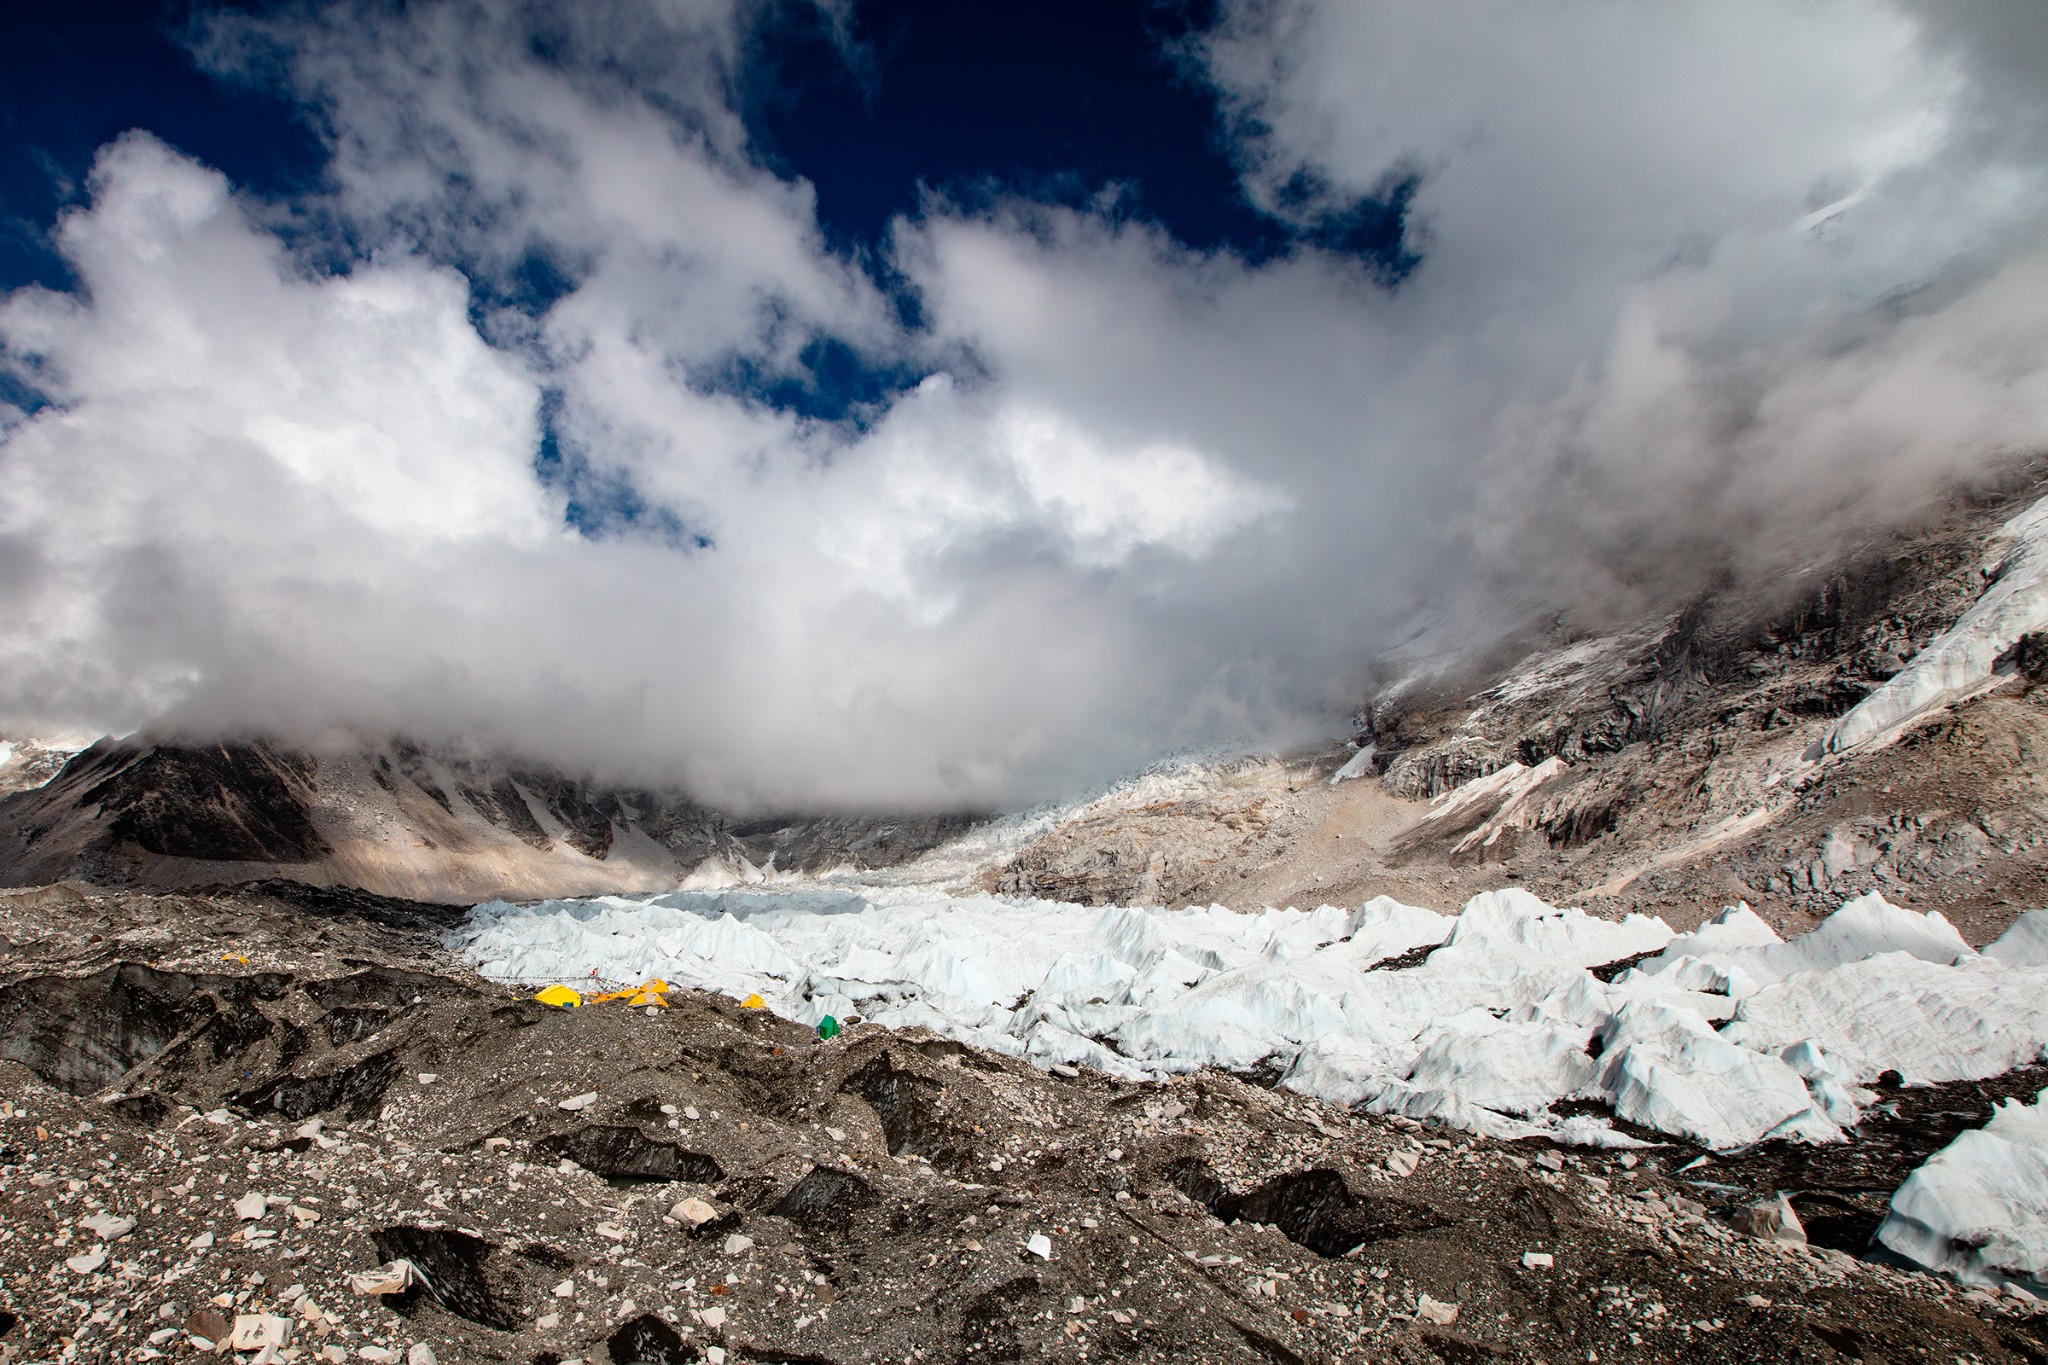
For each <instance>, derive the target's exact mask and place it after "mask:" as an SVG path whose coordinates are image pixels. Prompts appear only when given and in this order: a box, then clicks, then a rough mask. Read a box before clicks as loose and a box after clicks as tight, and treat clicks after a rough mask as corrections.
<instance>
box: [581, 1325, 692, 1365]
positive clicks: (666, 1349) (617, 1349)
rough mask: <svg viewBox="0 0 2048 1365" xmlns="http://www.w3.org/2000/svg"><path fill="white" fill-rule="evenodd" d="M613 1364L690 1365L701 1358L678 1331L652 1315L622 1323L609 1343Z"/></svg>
mask: <svg viewBox="0 0 2048 1365" xmlns="http://www.w3.org/2000/svg"><path fill="white" fill-rule="evenodd" d="M605 1354H606V1355H608V1356H610V1357H611V1360H612V1365H686V1363H687V1362H689V1361H692V1360H698V1359H701V1357H700V1356H699V1355H698V1354H697V1348H696V1347H694V1346H690V1345H687V1344H686V1343H685V1342H684V1341H683V1338H682V1335H681V1334H680V1333H678V1332H677V1331H676V1329H675V1328H673V1327H671V1326H669V1325H668V1324H667V1323H666V1322H663V1321H662V1320H661V1319H660V1318H659V1317H656V1316H655V1315H654V1314H652V1313H642V1314H641V1315H640V1316H639V1317H637V1318H633V1319H631V1320H630V1321H627V1322H623V1323H620V1324H619V1329H618V1330H617V1331H616V1332H613V1333H612V1334H611V1337H610V1339H609V1340H607V1341H606V1342H605Z"/></svg>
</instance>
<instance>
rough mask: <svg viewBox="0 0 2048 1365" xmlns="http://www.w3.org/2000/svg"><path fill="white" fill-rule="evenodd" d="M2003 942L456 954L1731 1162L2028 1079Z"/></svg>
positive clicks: (888, 938)
mask: <svg viewBox="0 0 2048 1365" xmlns="http://www.w3.org/2000/svg"><path fill="white" fill-rule="evenodd" d="M2027 923H2028V922H2026V921H2023V922H2022V926H2021V927H2016V928H2015V930H2014V931H2013V933H2014V935H2015V937H2014V942H2013V944H2012V945H2011V946H2010V948H2009V949H2007V950H1994V951H1993V952H1992V953H1987V954H1982V955H1980V954H1978V953H1976V952H1974V951H1972V950H1971V949H1970V948H1969V947H1968V946H1967V945H1966V944H1964V943H1963V941H1962V940H1961V939H1960V938H1959V937H1958V936H1957V935H1956V932H1955V930H1954V929H1953V928H1952V927H1951V926H1950V925H1949V923H1948V921H1946V920H1945V919H1943V918H1942V917H1941V916H1940V915H1939V914H1927V915H1921V914H1917V913H1914V912H1912V911H1908V910H1902V909H1899V908H1897V907H1895V906H1892V905H1889V904H1887V903H1886V902H1885V901H1884V900H1882V899H1881V898H1879V897H1877V896H1874V895H1873V896H1865V897H1862V898H1859V899H1858V900H1855V901H1852V902H1850V903H1849V904H1847V905H1845V906H1843V907H1842V908H1841V909H1840V910H1839V911H1838V912H1837V913H1836V914H1835V915H1834V916H1833V917H1831V918H1830V919H1829V920H1828V921H1827V922H1826V923H1824V924H1823V925H1822V926H1821V927H1820V928H1819V929H1817V930H1815V931H1814V932H1812V933H1810V934H1807V935H1804V936H1803V937H1800V938H1797V939H1794V940H1793V941H1791V942H1789V943H1787V942H1783V941H1781V940H1780V939H1779V938H1778V936H1777V935H1776V934H1775V933H1773V932H1772V931H1771V930H1770V928H1769V927H1768V926H1767V925H1765V924H1764V923H1763V921H1762V920H1760V919H1758V918H1757V917H1756V916H1755V915H1754V914H1753V913H1752V912H1751V911H1750V910H1749V909H1748V908H1747V907H1746V906H1739V907H1736V908H1734V909H1731V910H1729V911H1727V912H1726V913H1724V914H1723V915H1722V916H1721V917H1720V918H1719V919H1718V920H1716V921H1714V922H1713V923H1711V924H1709V925H1706V926H1704V927H1703V928H1702V929H1700V930H1699V931H1697V932H1696V933H1692V934H1687V935H1682V936H1681V935H1676V934H1674V933H1673V931H1672V930H1671V928H1670V927H1669V926H1668V925H1666V924H1665V923H1664V922H1663V921H1662V920H1660V919H1655V918H1650V917H1646V916H1640V915H1632V916H1629V917H1628V918H1626V919H1624V920H1621V921H1618V922H1617V921H1609V920H1602V919H1598V918H1595V917H1592V916H1589V915H1586V914H1584V913H1583V912H1581V911H1579V910H1575V909H1557V908H1554V907H1552V906H1549V905H1546V904H1544V903H1543V902H1542V901H1540V900H1538V899H1537V898H1536V897H1534V896H1532V895H1530V894H1528V893H1527V892H1524V891H1518V890H1507V891H1497V892H1489V893H1486V894H1483V895H1480V896H1476V897H1474V898H1473V899H1472V900H1471V901H1469V902H1468V903H1467V904H1466V906H1465V907H1464V910H1463V912H1462V913H1460V914H1458V915H1456V916H1449V915H1442V914H1438V913H1436V912H1434V911H1431V910H1427V909H1421V908H1418V907H1415V906H1410V905H1404V904H1401V903H1399V902H1397V901H1394V900H1391V899H1388V898H1386V897H1379V898H1376V899H1374V900H1371V901H1369V902H1367V903H1366V904H1364V905H1361V906H1359V907H1357V908H1356V909H1340V908H1336V907H1332V906H1322V907H1319V908H1318V909H1316V910H1313V911H1300V910H1293V909H1285V910H1266V911H1263V912H1260V913H1257V914H1239V913H1235V912H1231V911H1226V910H1223V909H1221V908H1220V907H1210V908H1207V909H1187V910H1179V911H1174V910H1161V909H1153V908H1130V907H1116V906H1112V907H1108V908H1093V907H1084V906H1076V905H1067V904H1061V903H1057V902H1050V901H1039V900H1028V899H1004V898H997V897H990V896H977V897H970V898H955V897H950V896H946V895H944V894H942V893H938V892H935V891H930V890H923V891H920V890H915V889H909V888H897V889H892V890H883V889H872V888H871V889H866V890H862V889H857V888H848V887H837V888H835V887H824V886H812V887H809V888H791V889H787V890H766V889H763V890H751V889H750V890H741V891H725V892H697V893H680V894H671V895H663V896H656V897H652V898H645V899H634V898H625V897H603V898H599V899H595V900H587V901H549V902H545V903H542V904H537V905H524V906H517V905H510V904H506V903H503V902H494V903H490V904H486V905H482V906H479V907H478V908H477V909H476V910H475V911H474V912H472V914H471V917H470V919H469V921H468V922H467V924H466V925H465V927H464V928H463V929H461V930H460V931H458V932H457V933H456V934H455V935H454V936H453V938H452V943H453V945H454V946H456V947H458V948H459V949H460V950H461V951H462V952H463V953H464V954H465V955H466V956H467V958H468V959H469V960H470V961H472V962H473V963H475V964H476V965H477V967H478V968H479V970H481V971H482V972H483V973H484V974H485V975H487V976H491V977H495V978H498V979H503V980H518V981H535V982H538V981H543V980H575V979H578V978H588V977H589V976H591V975H592V974H595V975H596V976H597V977H599V978H603V979H612V980H625V981H640V980H645V979H647V978H650V977H660V978H663V979H665V980H669V981H672V982H679V983H684V984H688V985H693V986H701V987H705V988H708V989H713V990H719V991H723V992H726V993H728V994H731V995H734V996H746V995H749V994H759V995H760V996H761V997H762V998H763V999H764V1000H765V1001H766V1002H767V1003H768V1005H769V1007H770V1008H772V1009H774V1010H775V1011H777V1012H778V1013H780V1014H783V1015H786V1016H788V1017H791V1018H795V1019H799V1020H802V1021H805V1022H816V1021H817V1020H818V1019H820V1018H822V1017H823V1016H825V1015H827V1014H831V1015H836V1016H839V1017H841V1018H845V1017H847V1016H849V1015H860V1016H863V1017H865V1018H868V1019H871V1020H874V1021H877V1022H880V1023H883V1024H886V1025H890V1026H893V1027H907V1026H912V1025H924V1026H926V1027H929V1028H932V1029H934V1030H936V1031H938V1032H940V1033H944V1034H947V1035H948V1036H951V1037H954V1038H958V1039H960V1040H961V1041H963V1042H970V1043H973V1044H976V1045H978V1046H982V1047H987V1048H991V1049H994V1050H998V1051H1002V1052H1006V1053H1010V1054H1012V1055H1021V1056H1026V1057H1029V1058H1032V1059H1034V1060H1036V1061H1038V1062H1040V1063H1042V1064H1052V1063H1081V1064H1085V1065H1088V1066H1093V1067H1098V1068H1100V1069H1102V1070H1104V1071H1108V1072H1111V1073H1114V1074H1118V1075H1123V1076H1138V1075H1156V1074H1161V1073H1173V1072H1185V1071H1191V1070H1195V1069H1198V1068H1201V1067H1207V1066H1216V1067H1226V1068H1233V1069H1251V1068H1266V1069H1271V1070H1273V1071H1275V1072H1276V1073H1277V1074H1279V1075H1280V1076H1281V1078H1282V1081H1283V1083H1284V1084H1286V1085H1288V1086H1291V1087H1292V1088H1294V1089H1297V1090H1300V1091H1303V1092H1306V1093H1309V1094H1313V1095H1317V1096H1320V1097H1322V1098H1325V1099H1329V1100H1333V1101H1336V1102H1340V1103H1346V1104H1357V1103H1365V1104H1367V1105H1368V1106H1369V1107H1370V1108H1372V1109H1373V1110H1375V1111H1378V1112H1398V1113H1403V1114H1407V1115H1410V1116H1412V1117H1437V1118H1441V1119H1443V1120H1445V1121H1447V1122H1451V1123H1454V1124H1457V1125H1460V1126H1463V1127H1466V1128H1469V1129H1473V1130H1475V1131H1479V1132H1485V1133H1491V1134H1495V1135H1498V1136H1503V1137H1514V1136H1523V1135H1531V1134H1536V1133H1548V1134H1551V1135H1553V1136H1557V1137H1560V1138H1563V1139H1566V1140H1576V1141H1587V1142H1603V1143H1616V1142H1624V1141H1627V1139H1626V1138H1624V1137H1623V1136H1622V1134H1621V1133H1620V1132H1618V1131H1616V1130H1615V1129H1613V1128H1612V1127H1611V1126H1610V1125H1609V1124H1607V1123H1606V1122H1605V1121H1604V1120H1599V1119H1590V1118H1586V1117H1583V1116H1582V1117H1577V1118H1570V1119H1566V1118H1562V1117H1559V1116H1558V1115H1557V1113H1556V1112H1555V1110H1556V1107H1557V1106H1559V1105H1560V1104H1561V1103H1562V1102H1564V1101H1569V1100H1594V1101H1600V1102H1604V1103H1605V1104H1606V1105H1608V1106H1610V1107H1611V1109H1612V1110H1613V1112H1614V1114H1615V1115H1616V1116H1618V1117H1619V1118H1621V1119H1624V1120H1628V1121H1629V1122H1632V1123H1636V1124H1641V1125H1644V1126H1646V1127H1649V1128H1654V1129H1657V1130H1660V1131H1663V1132H1667V1133H1671V1134H1673V1135H1676V1136H1681V1137H1685V1138H1689V1139H1692V1140H1694V1141H1698V1142H1701V1143H1704V1144H1706V1145H1709V1146H1713V1147H1735V1146H1742V1145H1746V1144H1749V1143H1753V1142H1756V1141H1759V1140H1761V1139H1764V1138H1767V1137H1789V1138H1795V1139H1801V1140H1808V1141H1834V1140H1838V1139H1840V1138H1841V1137H1842V1136H1843V1129H1844V1128H1845V1127H1847V1126H1850V1125H1853V1124H1855V1123H1856V1122H1857V1121H1858V1118H1859V1117H1860V1106H1861V1105H1863V1104H1865V1103H1867V1102H1869V1100H1870V1098H1871V1095H1870V1092H1868V1091H1866V1090H1863V1089H1862V1088H1861V1086H1862V1085H1863V1084H1865V1083H1868V1082H1870V1081H1873V1080H1875V1079H1876V1078H1877V1077H1878V1076H1879V1075H1880V1074H1882V1073H1883V1072H1885V1071H1898V1072H1900V1073H1901V1074H1902V1075H1903V1076H1904V1077H1905V1078H1906V1079H1907V1081H1909V1082H1916V1081H1944V1080H1956V1079H1963V1078H1975V1077H1984V1076H1990V1075H1994V1074H1997V1073H1999V1072H2002V1071H2005V1070H2007V1069H2009V1068H2011V1067H2012V1066H2014V1065H2017V1064H2020V1063H2023V1062H2027V1061H2031V1060H2033V1059H2035V1058H2036V1057H2038V1056H2039V1055H2040V1054H2041V1051H2042V1048H2043V1046H2044V1044H2048V965H2044V964H2043V963H2042V962H2041V961H2039V960H2038V959H2039V957H2040V954H2038V953H2036V952H2033V951H2031V945H2032V943H2033V939H2032V938H2030V937H2029V935H2030V934H2031V933H2032V931H2031V930H2030V929H2027V928H2025V927H2024V926H2025V925H2026V924H2027ZM1631 960H1639V961H1638V965H1635V966H1633V967H1629V968H1626V969H1622V970H1618V971H1616V970H1614V969H1612V968H1610V969H1609V970H1608V971H1603V972H1600V973H1598V974H1596V973H1595V972H1594V971H1593V970H1591V969H1594V968H1599V967H1603V966H1605V965H1607V964H1618V963H1626V962H1628V961H1631ZM1608 976H1611V977H1612V979H1611V980H1606V979H1603V978H1604V977H1608Z"/></svg>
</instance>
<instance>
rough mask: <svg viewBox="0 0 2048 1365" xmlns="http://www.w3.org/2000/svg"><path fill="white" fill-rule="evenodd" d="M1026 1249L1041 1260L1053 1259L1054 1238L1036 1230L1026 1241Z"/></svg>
mask: <svg viewBox="0 0 2048 1365" xmlns="http://www.w3.org/2000/svg"><path fill="white" fill-rule="evenodd" d="M1024 1249H1025V1250H1026V1251H1028V1252H1030V1253H1031V1254H1032V1255H1033V1256H1036V1257H1037V1258H1038V1259H1039V1260H1041V1261H1050V1260H1051V1259H1052V1238H1050V1237H1048V1236H1046V1235H1045V1234H1044V1233H1042V1232H1034V1233H1032V1234H1031V1236H1030V1237H1029V1238H1027V1239H1026V1240H1025V1242H1024Z"/></svg>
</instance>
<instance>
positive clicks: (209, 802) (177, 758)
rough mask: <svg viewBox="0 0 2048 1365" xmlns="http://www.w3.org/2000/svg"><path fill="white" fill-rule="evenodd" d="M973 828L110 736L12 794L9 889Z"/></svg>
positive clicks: (792, 851)
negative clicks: (734, 809)
mask: <svg viewBox="0 0 2048 1365" xmlns="http://www.w3.org/2000/svg"><path fill="white" fill-rule="evenodd" d="M44 766H45V769H46V770H47V768H48V767H49V766H50V765H49V764H48V763H47V762H45V765H44ZM970 823H971V821H970V820H969V819H967V818H965V817H908V818H873V817H858V816H818V815H811V816H793V817H783V818H775V817H770V818H757V819H751V820H741V819H735V818H733V817H730V816H727V815H725V814H722V813H720V812H718V811H714V810H710V809H707V808H705V807H703V806H701V805H698V804H697V803H696V802H694V801H691V800H690V799H689V798H688V797H687V796H685V795H684V794H682V793H680V792H677V791H674V790H667V791H652V790H622V789H615V788H608V787H604V786H601V785H598V784H595V783H592V782H589V781H583V780H578V779H574V778H571V777H568V776H565V775H563V774H560V773H555V772H550V771H548V770H546V769H543V768H538V767H535V766H532V765H522V764H517V763H512V762H507V761H504V760H501V759H494V758H479V757H476V756H474V755H465V754H457V753H450V752H441V751H434V750H428V749H424V748H421V747H418V746H415V745H410V744H404V743H390V744H384V745H378V746H366V747H363V748H360V749H350V750H342V751H338V752H333V751H330V752H324V753H311V752H302V751H294V750H291V749H287V748H284V747H281V746H278V745H275V744H271V743H268V742H265V741H262V740H255V739H251V740H243V741H238V742H231V743H211V744H196V743H187V742H178V741H175V740H153V739H150V738H147V737H134V738H130V739H127V740H111V739H103V740H100V741H99V742H97V743H95V744H93V745H92V746H90V747H89V748H86V749H84V750H82V751H79V752H77V753H75V754H73V755H70V756H69V757H68V761H66V762H64V763H63V765H62V767H61V768H60V769H58V770H57V771H55V772H54V774H47V773H46V775H45V780H44V781H42V782H41V783H40V784H38V785H33V786H31V785H28V784H27V783H23V785H22V789H21V790H17V791H15V792H13V793H11V794H9V795H6V796H4V797H0V882H5V883H10V884H14V885H35V884H40V883H45V882H54V881H59V880H63V879H65V878H75V879H78V880H82V881H86V882H91V883H94V884H98V885H106V886H147V887H189V886H203V885H208V884H215V883H229V884H232V883H240V882H249V881H257V880H262V879H264V878H269V877H283V878H288V879H291V880H294V881H299V882H304V883H308V884H310V885H316V886H348V887H354V888H359V889H362V890H366V891H369V892H372V893H375V894H379V895H389V896H402V897H408V898H412V899H419V900H437V901H447V902H450V903H461V904H469V903H474V902H476V901H480V900H486V899H489V898H492V897H496V896H507V897H513V898H521V897H534V896H543V895H595V894H600V893H604V892H614V891H657V890H673V889H674V888H676V887H677V886H678V885H681V884H684V883H689V884H691V885H709V886H717V885H727V884H737V883H743V882H746V881H749V880H759V879H760V878H761V877H763V876H764V875H765V876H772V875H775V874H776V873H790V872H803V873H814V872H821V871H825V870H828V869H833V868H874V867H886V866H890V865H893V864H895V863H898V862H901V861H903V860H904V859H906V858H910V857H913V856H915V855H916V854H918V853H921V852H923V851H924V850H926V849H928V848H930V847H932V846H933V845H934V844H936V843H939V842H941V841H942V840H944V839H946V838H947V837H950V836H951V835H953V834H956V833H958V832H959V831H960V830H962V829H964V828H966V827H967V825H969V824H970Z"/></svg>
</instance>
